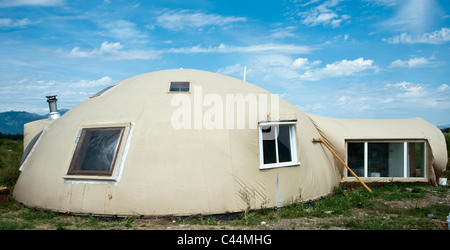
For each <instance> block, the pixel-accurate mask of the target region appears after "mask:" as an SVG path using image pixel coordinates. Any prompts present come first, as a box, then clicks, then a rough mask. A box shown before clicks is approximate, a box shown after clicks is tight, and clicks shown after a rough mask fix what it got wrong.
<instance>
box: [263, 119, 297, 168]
mask: <svg viewBox="0 0 450 250" xmlns="http://www.w3.org/2000/svg"><path fill="white" fill-rule="evenodd" d="M296 124H297V122H295V121H293V122H263V123H260V124H259V128H258V129H259V161H260V165H259V169H269V168H279V167H289V166H296V165H300V162H298V158H297V143H296V141H297V140H296V138H297V137H296V135H295V125H296Z"/></svg>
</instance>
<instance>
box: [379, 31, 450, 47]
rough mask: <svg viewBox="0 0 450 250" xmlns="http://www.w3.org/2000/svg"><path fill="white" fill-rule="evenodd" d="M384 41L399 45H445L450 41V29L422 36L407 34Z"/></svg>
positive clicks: (384, 39)
mask: <svg viewBox="0 0 450 250" xmlns="http://www.w3.org/2000/svg"><path fill="white" fill-rule="evenodd" d="M383 41H385V42H388V43H392V44H399V43H427V44H443V43H446V42H449V41H450V29H449V28H446V27H444V28H442V29H440V30H436V31H433V32H431V33H424V34H421V35H410V34H408V33H406V32H404V33H401V34H400V35H397V36H393V37H390V38H383Z"/></svg>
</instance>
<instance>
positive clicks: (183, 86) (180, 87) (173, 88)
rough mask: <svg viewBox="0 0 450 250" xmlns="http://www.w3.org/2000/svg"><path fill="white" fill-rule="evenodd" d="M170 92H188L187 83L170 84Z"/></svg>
mask: <svg viewBox="0 0 450 250" xmlns="http://www.w3.org/2000/svg"><path fill="white" fill-rule="evenodd" d="M169 91H170V92H189V82H171V83H170V90H169Z"/></svg>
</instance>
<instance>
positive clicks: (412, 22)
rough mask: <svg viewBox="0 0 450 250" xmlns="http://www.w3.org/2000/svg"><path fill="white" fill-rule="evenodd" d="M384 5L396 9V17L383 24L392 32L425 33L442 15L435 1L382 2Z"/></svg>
mask: <svg viewBox="0 0 450 250" xmlns="http://www.w3.org/2000/svg"><path fill="white" fill-rule="evenodd" d="M383 3H384V5H385V6H386V5H387V6H393V7H394V13H395V14H394V16H393V17H391V18H389V19H387V20H386V21H384V22H382V23H381V25H382V26H383V27H384V28H386V29H388V30H391V31H392V30H394V31H400V32H420V33H423V32H424V31H426V30H428V29H429V28H430V27H431V26H432V25H433V24H434V23H435V22H436V21H437V20H438V19H439V16H440V13H442V10H441V8H440V7H439V5H438V4H437V3H436V1H435V0H426V1H425V0H408V1H394V2H392V1H382V2H381V4H383Z"/></svg>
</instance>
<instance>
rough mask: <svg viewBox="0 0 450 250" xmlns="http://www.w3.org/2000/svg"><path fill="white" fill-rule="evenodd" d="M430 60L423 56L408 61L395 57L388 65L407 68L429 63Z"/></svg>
mask: <svg viewBox="0 0 450 250" xmlns="http://www.w3.org/2000/svg"><path fill="white" fill-rule="evenodd" d="M431 63H432V62H431V61H430V60H428V59H427V58H425V57H416V58H411V59H409V60H408V61H403V60H401V59H397V60H395V61H393V62H392V63H391V65H389V67H391V68H392V67H408V68H418V67H424V66H428V65H430V64H431Z"/></svg>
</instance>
